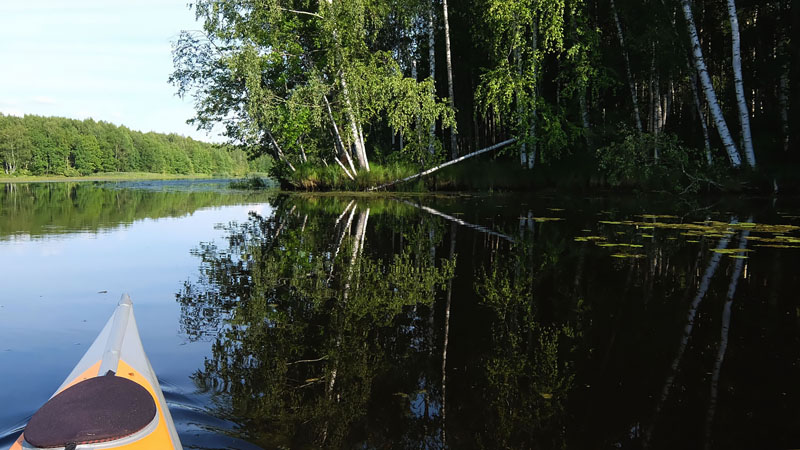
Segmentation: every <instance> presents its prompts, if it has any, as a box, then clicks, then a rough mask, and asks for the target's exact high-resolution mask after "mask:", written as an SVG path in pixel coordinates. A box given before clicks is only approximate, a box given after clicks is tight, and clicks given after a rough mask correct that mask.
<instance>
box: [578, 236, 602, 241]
mask: <svg viewBox="0 0 800 450" xmlns="http://www.w3.org/2000/svg"><path fill="white" fill-rule="evenodd" d="M605 240H606V238H605V237H604V236H578V237H576V238H575V242H591V241H605Z"/></svg>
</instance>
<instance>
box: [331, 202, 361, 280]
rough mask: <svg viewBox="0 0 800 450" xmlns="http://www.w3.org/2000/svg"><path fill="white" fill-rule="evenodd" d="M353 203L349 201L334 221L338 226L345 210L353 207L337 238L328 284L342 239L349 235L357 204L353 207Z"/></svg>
mask: <svg viewBox="0 0 800 450" xmlns="http://www.w3.org/2000/svg"><path fill="white" fill-rule="evenodd" d="M353 202H354V200H351V201H350V204H348V205H347V208H345V210H344V212H343V213H342V215H340V216H339V218H338V219H336V225H338V224H339V221H340V220H342V217H344V215H345V213H347V210H349V209H350V206H353V209H352V210H350V217H348V218H347V224H346V225H345V226H344V228H343V229H342V234H341V235H340V236H339V243H338V244H336V251H335V252H334V253H333V259H332V260H331V271H330V273H329V274H328V282H330V281H331V278H332V277H333V268H334V267H335V266H336V257H337V256H339V250H340V249H341V248H342V242H343V241H344V237H345V236H346V235H348V234H350V226H351V225H352V223H353V215H354V214H355V212H356V209H357V208H358V204H357V203H356V204H355V205H353ZM336 225H334V228H335V227H336Z"/></svg>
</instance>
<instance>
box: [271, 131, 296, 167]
mask: <svg viewBox="0 0 800 450" xmlns="http://www.w3.org/2000/svg"><path fill="white" fill-rule="evenodd" d="M267 136H269V140H270V142H272V145H273V146H275V152H276V153H277V154H278V158H280V159H282V160H283V161H284V162H285V163H286V164H288V165H289V168H290V169H292V172H295V170H296V169H295V168H294V166H293V165H292V163H290V162H289V159H287V158H286V155H284V154H283V150H281V146H280V145H278V142H277V141H276V140H275V138H274V137H272V133H271V132H269V131H267Z"/></svg>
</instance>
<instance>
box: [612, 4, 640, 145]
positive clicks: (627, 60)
mask: <svg viewBox="0 0 800 450" xmlns="http://www.w3.org/2000/svg"><path fill="white" fill-rule="evenodd" d="M611 12H612V13H613V14H614V22H615V23H616V24H617V37H619V46H620V48H621V49H622V57H623V59H624V60H625V72H626V73H627V75H628V88H629V89H630V90H631V100H632V101H633V117H634V119H635V120H636V130H637V131H639V132H640V133H641V132H642V117H641V116H640V115H639V102H638V101H637V100H636V88H635V87H634V86H633V75H632V74H631V60H630V58H629V57H628V50H627V49H626V48H625V38H624V37H623V34H622V24H621V23H620V21H619V15H618V14H617V6H616V5H615V4H614V0H611Z"/></svg>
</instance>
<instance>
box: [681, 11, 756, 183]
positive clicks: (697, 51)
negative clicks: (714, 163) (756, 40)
mask: <svg viewBox="0 0 800 450" xmlns="http://www.w3.org/2000/svg"><path fill="white" fill-rule="evenodd" d="M681 6H682V7H683V15H684V17H685V18H686V26H687V27H688V29H689V39H690V40H691V45H692V58H693V62H694V67H695V70H696V71H697V74H698V76H699V77H700V83H701V84H702V86H703V93H704V94H705V97H706V101H707V102H708V107H709V109H710V111H711V116H712V117H713V118H714V124H715V125H716V127H717V132H718V133H719V137H720V139H721V140H722V144H723V145H724V147H725V151H726V152H727V153H728V159H729V160H730V162H731V165H732V166H733V167H735V168H736V167H739V166H741V165H742V158H741V156H740V154H739V149H738V148H737V147H736V144H735V143H734V141H733V138H732V137H731V132H730V130H729V129H728V123H727V122H726V121H725V117H723V115H722V109H721V108H720V105H719V101H718V100H717V93H716V91H715V90H714V86H713V85H712V84H711V77H710V76H709V75H708V69H707V68H706V63H705V60H704V59H703V49H702V48H701V47H700V38H699V36H698V35H697V27H696V26H695V24H694V15H693V14H692V5H691V4H689V0H681Z"/></svg>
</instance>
